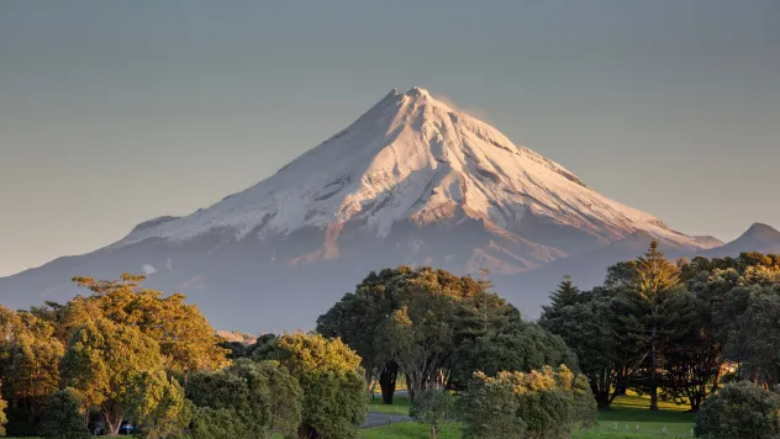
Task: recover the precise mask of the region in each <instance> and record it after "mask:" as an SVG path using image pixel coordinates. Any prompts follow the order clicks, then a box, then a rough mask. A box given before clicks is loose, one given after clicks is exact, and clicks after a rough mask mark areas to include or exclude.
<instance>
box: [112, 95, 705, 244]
mask: <svg viewBox="0 0 780 439" xmlns="http://www.w3.org/2000/svg"><path fill="white" fill-rule="evenodd" d="M529 214H530V215H533V216H534V217H539V218H544V220H545V221H547V222H549V223H552V224H557V225H561V226H565V227H571V228H576V229H580V230H582V231H584V232H585V233H590V234H593V235H594V236H597V237H601V238H604V239H606V240H607V241H613V240H616V239H619V238H622V237H624V236H626V235H628V234H630V233H633V232H634V231H636V230H643V231H646V232H648V233H650V234H652V235H654V236H659V237H663V238H665V239H670V240H673V241H675V242H679V243H681V244H685V245H691V246H694V247H695V246H697V243H696V240H695V239H693V238H690V237H688V236H685V235H683V234H681V233H679V232H676V231H674V230H671V229H670V228H669V227H668V226H667V225H666V224H664V223H663V222H661V221H660V220H659V219H657V218H655V217H653V216H651V215H649V214H646V213H644V212H641V211H639V210H636V209H633V208H630V207H627V206H625V205H622V204H620V203H617V202H615V201H612V200H609V199H607V198H605V197H602V196H601V195H599V194H598V193H596V192H595V191H593V190H591V189H589V188H588V187H587V186H585V184H584V183H583V182H582V181H581V180H580V179H579V178H578V177H577V176H576V175H574V174H573V173H571V172H569V171H568V170H566V169H565V168H564V167H562V166H561V165H559V164H557V163H555V162H553V161H551V160H548V159H546V158H544V157H543V156H541V155H540V154H538V153H536V152H534V151H532V150H530V149H528V148H525V147H521V146H517V145H515V144H514V143H513V142H512V141H511V140H509V139H508V138H507V137H506V136H504V135H503V134H502V133H501V132H499V131H498V130H497V129H495V128H493V127H492V126H490V125H488V124H486V123H484V122H482V121H480V120H478V119H475V118H474V117H471V116H469V115H467V114H465V113H462V112H459V111H457V110H456V109H453V108H451V107H450V106H448V105H447V104H446V103H444V102H442V101H440V100H437V99H435V98H434V97H433V96H432V95H431V94H430V93H429V92H428V91H426V90H425V89H422V88H418V87H415V88H412V89H411V90H409V91H407V92H406V93H399V92H398V91H397V90H393V91H391V92H390V93H389V94H387V95H386V96H385V97H384V98H382V99H381V100H380V101H379V102H378V103H377V104H376V105H374V106H373V107H372V108H371V109H369V110H368V111H367V112H366V113H364V114H363V115H362V116H360V117H359V118H358V119H357V120H356V121H355V122H354V123H353V124H351V125H350V126H349V127H347V128H346V129H345V130H343V131H340V132H338V133H337V134H335V135H334V136H332V137H331V138H329V139H327V140H326V141H324V142H323V143H321V144H320V145H318V146H317V147H315V148H313V149H311V150H310V151H308V152H306V153H304V154H303V155H301V156H300V157H299V158H297V159H296V160H294V161H292V162H291V163H289V164H288V165H287V166H285V167H283V168H282V169H280V170H279V171H278V172H277V173H276V174H274V175H272V176H271V177H269V178H267V179H265V180H263V181H262V182H260V183H258V184H257V185H255V186H253V187H251V188H249V189H247V190H245V191H243V192H241V193H238V194H234V195H231V196H229V197H226V198H225V199H223V200H222V201H220V202H219V203H217V204H215V205H213V206H211V207H209V208H207V209H203V210H200V211H198V212H196V213H194V214H192V215H189V216H186V217H182V218H170V217H163V218H161V219H158V220H152V221H148V222H146V223H144V224H142V225H140V226H138V227H136V229H134V230H133V232H132V233H130V235H128V236H127V237H126V238H125V239H123V240H122V241H120V242H118V243H116V244H115V245H114V246H112V247H122V246H126V245H129V244H133V243H137V242H140V241H143V240H145V239H148V238H152V237H154V238H162V239H166V240H173V241H182V240H188V239H191V238H193V237H196V236H199V235H202V234H205V233H209V232H212V231H215V230H220V231H229V232H230V233H232V234H233V235H234V236H235V238H236V239H237V240H241V239H244V238H246V237H248V236H250V235H256V236H257V238H258V239H261V240H262V239H264V238H265V237H267V236H269V235H289V234H290V233H292V232H295V231H298V230H302V229H306V228H314V229H320V230H323V229H329V228H334V227H339V226H340V225H343V224H345V223H349V222H356V223H357V222H359V223H360V224H361V227H362V228H364V229H366V230H370V231H371V233H373V234H375V236H377V237H379V238H383V237H386V236H388V235H389V234H390V233H391V231H392V230H393V228H394V227H395V226H397V225H398V224H399V223H403V222H412V223H414V224H418V225H428V224H432V223H436V222H439V221H444V220H450V219H456V218H457V217H460V216H462V217H468V218H472V219H476V220H480V221H484V222H485V223H486V224H490V225H491V226H495V227H498V228H500V229H504V230H508V231H511V230H515V229H517V226H518V224H520V223H521V222H522V220H523V218H524V217H526V216H527V215H529ZM513 233H514V232H513Z"/></svg>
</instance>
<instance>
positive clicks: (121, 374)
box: [62, 318, 163, 435]
mask: <svg viewBox="0 0 780 439" xmlns="http://www.w3.org/2000/svg"><path fill="white" fill-rule="evenodd" d="M162 370H163V363H162V357H161V355H160V348H159V346H158V345H157V343H156V342H155V341H154V340H152V339H151V338H149V337H147V336H145V335H144V334H142V333H141V331H140V330H139V329H138V328H137V327H133V326H127V325H119V324H116V323H114V322H111V321H109V320H106V319H103V318H98V319H95V320H93V321H90V322H87V323H86V324H85V325H84V326H82V327H81V328H79V329H78V330H77V331H76V332H75V334H74V335H73V338H72V339H71V341H70V344H69V345H68V350H67V351H66V353H65V356H64V357H63V360H62V374H63V377H64V378H65V381H66V383H67V384H68V385H70V386H71V387H73V388H74V389H76V390H77V391H78V392H79V394H80V395H81V396H82V398H83V403H84V405H85V406H86V407H88V408H90V409H94V410H96V411H98V412H99V413H100V414H101V416H102V417H103V420H104V421H105V423H106V427H107V428H106V430H107V431H108V433H109V434H110V435H116V434H117V432H118V431H119V426H120V424H121V422H122V419H123V417H124V415H125V413H127V411H128V409H130V404H131V402H132V398H131V396H132V393H131V391H130V390H131V385H132V383H133V379H134V377H135V375H136V373H138V371H146V372H152V373H153V372H158V371H162Z"/></svg>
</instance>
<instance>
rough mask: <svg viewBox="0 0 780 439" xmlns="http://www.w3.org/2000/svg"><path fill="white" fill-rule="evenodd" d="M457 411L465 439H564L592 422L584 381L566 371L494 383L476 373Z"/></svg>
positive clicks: (504, 375) (514, 375)
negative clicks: (459, 413) (578, 427)
mask: <svg viewBox="0 0 780 439" xmlns="http://www.w3.org/2000/svg"><path fill="white" fill-rule="evenodd" d="M461 408H462V410H461V412H462V413H463V415H462V416H461V419H462V421H463V423H464V438H466V439H509V438H515V437H521V436H522V437H526V438H532V439H564V438H569V437H571V432H572V430H573V429H574V428H575V427H577V426H586V425H591V424H593V423H595V421H596V403H595V400H594V399H593V394H592V393H591V391H590V386H589V384H588V381H587V379H586V378H585V377H584V376H583V375H578V376H575V375H574V374H573V373H572V372H571V371H570V370H569V369H568V368H567V367H566V366H561V367H560V368H558V369H557V370H556V369H553V368H551V367H549V366H546V367H544V368H543V369H542V370H541V371H532V372H531V373H527V374H526V373H522V372H500V373H498V375H497V376H496V377H488V376H486V375H485V374H483V373H481V372H477V373H476V374H475V375H474V380H472V381H471V383H470V384H469V387H468V391H467V393H466V395H465V397H464V398H463V400H462V407H461Z"/></svg>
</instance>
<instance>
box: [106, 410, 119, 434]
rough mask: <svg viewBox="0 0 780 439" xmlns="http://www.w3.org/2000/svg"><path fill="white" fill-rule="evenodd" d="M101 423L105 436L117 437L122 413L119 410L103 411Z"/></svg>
mask: <svg viewBox="0 0 780 439" xmlns="http://www.w3.org/2000/svg"><path fill="white" fill-rule="evenodd" d="M103 422H104V423H105V424H106V435H107V436H118V435H119V427H121V426H122V411H121V410H111V409H104V410H103Z"/></svg>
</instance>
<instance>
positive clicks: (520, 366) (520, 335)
mask: <svg viewBox="0 0 780 439" xmlns="http://www.w3.org/2000/svg"><path fill="white" fill-rule="evenodd" d="M548 364H565V365H567V366H568V367H570V368H573V369H575V370H576V369H578V361H577V356H576V355H575V354H574V353H573V352H572V351H571V350H570V349H569V348H568V346H567V345H566V343H565V342H564V341H563V339H562V338H561V337H559V336H557V335H553V334H551V333H549V332H548V331H546V330H545V329H543V328H542V327H541V326H539V325H538V324H536V323H532V322H523V321H518V322H516V323H515V324H513V325H512V326H510V327H508V328H506V329H505V330H504V331H502V332H493V333H490V334H488V335H485V336H482V337H479V338H477V339H476V340H473V341H472V340H465V341H464V342H463V343H461V344H460V346H458V348H457V350H456V352H455V355H454V358H453V360H452V369H451V374H452V377H451V381H452V382H453V384H454V386H455V387H457V388H460V389H462V388H464V387H465V385H466V384H467V383H468V381H469V380H470V379H471V378H473V375H474V371H477V370H478V371H481V372H484V373H485V374H487V375H490V376H494V375H496V374H497V373H498V372H503V371H521V372H530V371H531V370H535V369H541V368H542V367H544V366H545V365H548Z"/></svg>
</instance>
